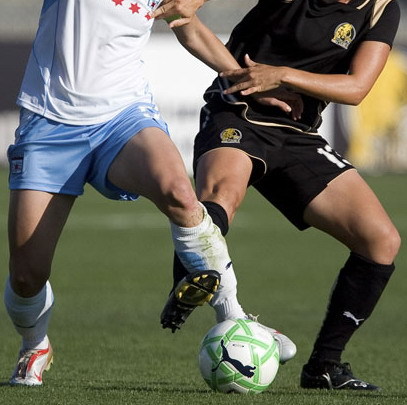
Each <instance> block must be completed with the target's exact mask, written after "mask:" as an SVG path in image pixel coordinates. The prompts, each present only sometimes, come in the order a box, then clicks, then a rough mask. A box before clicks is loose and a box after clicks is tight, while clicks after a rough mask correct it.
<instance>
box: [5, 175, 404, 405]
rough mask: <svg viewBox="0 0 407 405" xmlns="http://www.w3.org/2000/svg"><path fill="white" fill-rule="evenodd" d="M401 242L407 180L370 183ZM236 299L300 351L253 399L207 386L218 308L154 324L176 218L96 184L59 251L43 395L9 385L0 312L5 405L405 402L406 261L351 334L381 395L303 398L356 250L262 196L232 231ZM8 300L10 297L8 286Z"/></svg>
mask: <svg viewBox="0 0 407 405" xmlns="http://www.w3.org/2000/svg"><path fill="white" fill-rule="evenodd" d="M367 180H368V182H369V183H370V184H371V186H372V187H373V189H374V190H375V191H376V192H377V194H378V195H379V197H380V198H381V200H382V202H383V204H384V206H385V207H386V208H387V210H388V212H389V213H390V215H391V217H392V218H393V220H394V222H395V223H396V225H397V227H398V228H399V230H400V232H401V234H402V237H403V238H405V237H406V235H407V187H406V183H407V176H406V175H388V176H383V177H369V178H367ZM0 185H1V189H2V190H3V191H2V192H1V193H0V204H1V210H0V266H1V269H2V271H1V280H0V283H1V285H2V284H3V282H4V280H5V278H6V274H7V270H6V268H7V242H6V211H7V192H6V189H7V186H6V173H5V172H4V171H0ZM228 242H229V248H230V253H231V256H232V257H233V259H234V264H235V269H236V272H237V275H238V280H239V286H240V289H239V298H240V300H241V302H242V304H243V305H244V307H245V309H246V310H247V311H248V312H252V313H254V314H260V321H261V322H263V323H265V324H267V325H270V326H273V327H276V328H279V329H281V330H283V331H284V332H285V333H287V334H288V335H289V336H290V337H291V338H292V339H293V340H294V341H295V342H296V343H297V345H298V354H297V356H296V358H295V359H293V360H292V361H290V363H288V364H287V365H285V366H284V367H281V368H280V370H279V373H278V375H277V378H276V380H275V381H274V383H273V385H272V386H271V387H270V389H269V390H268V391H267V392H265V393H263V394H261V395H257V396H249V397H247V396H239V395H225V394H216V393H213V392H211V391H210V390H209V388H208V387H207V386H206V385H205V383H204V382H203V380H202V379H201V377H200V374H199V371H198V367H197V352H198V347H199V343H200V340H201V339H202V338H203V336H204V334H205V333H206V331H207V330H208V329H209V328H210V327H211V326H212V325H213V324H214V322H215V321H214V314H213V312H212V310H211V309H210V308H209V307H203V308H201V309H199V310H198V311H196V312H194V313H193V314H192V315H191V317H190V319H189V320H188V322H187V324H186V325H185V326H184V328H183V329H182V330H181V331H179V332H177V333H176V334H171V332H169V331H168V330H162V329H161V328H160V324H159V315H160V311H161V309H162V306H163V304H164V302H165V300H166V295H167V292H168V290H169V287H170V283H171V262H172V246H171V241H170V232H169V229H168V225H167V220H166V219H165V218H164V217H163V216H162V215H161V214H159V213H158V211H157V210H156V209H155V208H153V207H152V205H151V204H150V203H149V202H148V201H145V200H141V201H139V202H137V203H119V202H112V201H108V200H106V199H104V198H102V197H101V196H99V195H98V194H96V193H95V192H94V191H93V190H92V189H90V188H88V189H87V191H86V194H85V196H84V197H81V198H79V199H78V201H77V202H76V205H75V207H74V209H73V212H72V215H71V217H70V219H69V221H68V224H67V226H66V229H65V232H64V234H63V236H62V238H61V242H60V245H59V248H58V250H57V253H56V257H55V262H54V270H53V274H52V277H51V281H52V285H53V289H54V292H55V296H56V305H55V308H54V312H53V318H52V323H51V326H50V331H49V335H50V338H51V340H52V343H53V346H54V350H55V362H54V365H53V367H52V368H51V370H50V371H49V372H48V373H47V374H45V384H44V386H43V387H40V388H34V389H30V388H21V387H15V388H12V387H9V386H8V385H7V384H6V382H7V380H8V377H9V375H10V373H11V371H12V369H13V367H14V363H15V360H16V355H17V352H18V349H19V340H18V339H17V336H16V334H15V332H14V329H13V328H12V326H11V324H10V321H9V320H8V318H7V315H6V313H5V310H4V308H3V305H0V339H1V345H0V404H6V405H14V404H41V405H42V404H81V405H82V404H143V405H144V404H145V405H149V404H160V405H170V404H174V405H175V404H177V405H181V404H194V405H195V404H215V403H216V404H234V405H239V404H245V405H247V404H287V405H288V404H289V405H296V404H312V405H330V404H333V405H334V404H352V405H360V404H369V405H375V404H380V405H382V404H391V405H393V404H407V381H406V375H407V366H406V361H407V343H406V341H407V340H406V338H407V323H406V316H405V312H404V311H405V307H406V285H407V275H406V271H405V270H406V269H405V267H406V263H407V249H406V247H405V246H404V247H403V248H402V250H401V252H400V255H399V257H398V259H397V263H398V271H396V272H395V274H394V276H393V278H392V280H391V281H390V283H389V286H388V288H387V289H386V291H385V293H384V295H383V297H382V300H381V301H380V303H379V305H378V307H377V309H376V311H375V313H374V314H373V316H372V317H371V319H370V320H369V322H367V323H366V324H365V325H364V327H363V328H362V329H361V330H360V331H358V333H357V334H356V335H355V336H354V338H353V339H352V341H351V342H350V344H349V345H348V348H347V350H346V352H345V355H344V358H343V360H344V361H349V362H351V363H352V365H353V368H354V370H355V374H356V375H357V376H359V375H360V376H361V377H363V378H365V379H366V380H368V381H371V382H373V383H375V384H378V385H380V386H382V387H383V391H381V392H380V393H378V394H374V393H373V394H372V393H367V394H366V393H355V392H353V393H352V392H351V393H347V392H325V391H314V390H310V391H304V390H300V389H299V388H298V376H299V373H300V370H301V366H302V364H303V363H304V361H306V359H307V358H308V355H309V352H310V350H311V347H312V344H313V341H314V338H315V335H316V333H317V331H318V328H319V326H320V323H321V319H322V317H323V315H324V311H325V304H326V302H327V298H328V294H329V289H330V287H331V285H332V282H333V280H334V278H335V276H336V274H337V271H338V269H339V267H340V266H341V265H342V264H343V262H344V261H345V260H346V258H347V255H348V252H347V250H346V249H345V248H343V247H342V246H341V245H339V244H338V243H336V242H335V241H333V240H332V239H331V238H329V237H327V236H326V235H323V234H321V233H319V232H317V231H314V230H308V231H305V232H298V231H296V229H295V228H293V227H292V226H291V225H290V224H289V223H288V222H287V221H286V220H285V219H284V218H283V217H282V216H281V215H280V214H279V213H278V212H277V211H276V210H275V209H274V208H272V207H269V206H268V205H267V204H266V202H265V201H263V200H262V199H260V198H259V197H258V196H257V194H255V193H254V192H249V194H248V197H247V199H246V201H245V203H244V205H243V206H242V208H241V210H240V211H239V213H238V215H237V217H236V220H235V224H234V226H233V227H232V229H231V231H230V234H229V235H228ZM0 293H1V294H2V287H1V288H0Z"/></svg>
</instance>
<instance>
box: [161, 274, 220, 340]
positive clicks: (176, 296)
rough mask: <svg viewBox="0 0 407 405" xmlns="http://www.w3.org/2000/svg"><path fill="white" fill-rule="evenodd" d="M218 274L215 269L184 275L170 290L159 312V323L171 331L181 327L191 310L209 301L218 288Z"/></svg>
mask: <svg viewBox="0 0 407 405" xmlns="http://www.w3.org/2000/svg"><path fill="white" fill-rule="evenodd" d="M219 284H220V274H219V273H218V272H217V271H215V270H202V271H196V272H194V273H190V274H188V275H187V276H185V277H184V278H183V279H182V280H181V281H180V282H179V283H178V285H177V286H176V287H175V289H174V290H173V291H172V292H171V294H170V296H169V298H168V301H167V303H166V304H165V307H164V309H163V311H162V313H161V325H162V326H163V328H170V329H171V330H172V333H174V332H175V331H176V330H177V329H180V328H181V325H182V324H183V323H184V322H185V321H186V319H187V318H188V316H189V315H190V314H191V312H192V311H193V310H194V309H195V308H196V307H197V306H201V305H203V304H205V303H206V302H209V301H210V300H211V299H212V297H213V294H214V293H215V292H216V291H217V290H218V287H219Z"/></svg>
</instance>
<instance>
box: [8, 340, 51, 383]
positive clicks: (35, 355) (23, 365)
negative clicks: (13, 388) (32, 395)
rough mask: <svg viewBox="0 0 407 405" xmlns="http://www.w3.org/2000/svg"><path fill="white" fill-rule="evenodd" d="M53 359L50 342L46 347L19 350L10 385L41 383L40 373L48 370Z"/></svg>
mask: <svg viewBox="0 0 407 405" xmlns="http://www.w3.org/2000/svg"><path fill="white" fill-rule="evenodd" d="M52 361H53V352H52V347H51V344H50V343H49V344H48V347H47V348H46V349H42V350H35V349H28V350H21V351H20V354H19V359H18V363H17V366H16V369H15V370H14V373H13V375H12V376H11V378H10V384H11V385H29V386H34V385H42V373H43V372H44V371H48V370H49V368H50V367H51V364H52Z"/></svg>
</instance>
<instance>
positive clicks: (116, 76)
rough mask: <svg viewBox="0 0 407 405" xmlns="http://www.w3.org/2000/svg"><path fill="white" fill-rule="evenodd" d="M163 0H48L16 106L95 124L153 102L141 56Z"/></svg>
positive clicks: (59, 118) (54, 117)
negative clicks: (151, 16)
mask: <svg viewBox="0 0 407 405" xmlns="http://www.w3.org/2000/svg"><path fill="white" fill-rule="evenodd" d="M160 1H161V0H157V1H153V0H44V4H43V8H42V11H41V17H40V21H39V28H38V32H37V35H36V38H35V40H34V44H33V48H32V52H31V55H30V58H29V61H28V65H27V69H26V72H25V75H24V79H23V83H22V87H21V91H20V94H19V96H18V99H17V103H18V105H20V106H22V107H25V108H27V109H29V110H31V111H34V112H36V113H38V114H41V115H43V116H45V117H47V118H49V119H52V120H55V121H59V122H63V123H67V124H73V125H89V124H97V123H101V122H105V121H107V120H109V119H111V118H112V117H114V116H115V115H117V114H118V113H119V112H121V111H122V110H124V109H125V108H126V107H128V106H129V105H131V104H133V103H135V102H148V103H151V102H153V99H152V94H151V92H150V87H149V84H148V81H147V79H146V78H145V75H144V68H143V61H142V59H141V58H142V51H143V48H144V46H145V44H146V42H147V41H148V38H149V36H150V32H151V26H152V23H153V19H151V18H150V17H149V12H151V11H152V10H153V9H154V8H156V7H157V5H158V3H159V2H160Z"/></svg>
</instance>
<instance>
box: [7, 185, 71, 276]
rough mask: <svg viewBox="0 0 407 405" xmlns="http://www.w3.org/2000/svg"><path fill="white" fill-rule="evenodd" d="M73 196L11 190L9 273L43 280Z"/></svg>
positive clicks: (47, 272) (48, 270) (47, 273)
mask: <svg viewBox="0 0 407 405" xmlns="http://www.w3.org/2000/svg"><path fill="white" fill-rule="evenodd" d="M74 201H75V196H70V195H62V194H51V193H47V192H42V191H35V190H12V191H11V193H10V206H9V244H10V271H11V274H12V275H15V276H16V277H17V276H21V277H24V276H25V273H34V274H32V276H38V277H39V278H44V277H46V278H47V277H48V276H49V272H50V266H51V261H52V258H53V255H54V252H55V247H56V244H57V242H58V239H59V236H60V234H61V232H62V229H63V227H64V225H65V222H66V220H67V217H68V215H69V212H70V210H71V208H72V205H73V203H74Z"/></svg>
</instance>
